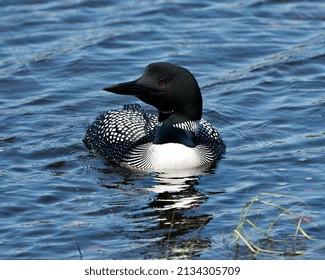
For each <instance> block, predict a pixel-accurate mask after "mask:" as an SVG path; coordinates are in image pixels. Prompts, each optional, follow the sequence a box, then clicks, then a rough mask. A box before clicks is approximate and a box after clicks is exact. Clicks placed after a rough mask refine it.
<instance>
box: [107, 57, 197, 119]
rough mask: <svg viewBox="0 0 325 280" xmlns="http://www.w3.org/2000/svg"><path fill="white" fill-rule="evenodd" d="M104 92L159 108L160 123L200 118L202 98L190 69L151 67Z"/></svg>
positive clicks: (153, 65)
mask: <svg viewBox="0 0 325 280" xmlns="http://www.w3.org/2000/svg"><path fill="white" fill-rule="evenodd" d="M104 90H106V91H109V92H113V93H117V94H124V95H134V96H136V97H138V98H139V99H140V100H142V101H143V102H145V103H148V104H150V105H152V106H154V107H156V108H157V109H158V111H159V121H160V122H166V123H179V122H184V121H197V120H200V119H201V115H202V96H201V91H200V88H199V86H198V83H197V81H196V80H195V78H194V76H193V75H192V74H191V73H190V72H189V71H188V70H187V69H185V68H182V67H179V66H176V65H173V64H170V63H166V62H156V63H152V64H149V65H148V66H147V67H146V69H145V71H144V74H143V75H142V76H141V77H140V78H139V79H137V80H135V81H131V82H126V83H121V84H116V85H113V86H109V87H106V88H104Z"/></svg>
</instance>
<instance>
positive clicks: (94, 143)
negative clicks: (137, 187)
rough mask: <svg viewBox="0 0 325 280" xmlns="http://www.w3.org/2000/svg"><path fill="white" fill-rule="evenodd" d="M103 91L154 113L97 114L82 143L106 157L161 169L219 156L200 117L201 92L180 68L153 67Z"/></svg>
mask: <svg viewBox="0 0 325 280" xmlns="http://www.w3.org/2000/svg"><path fill="white" fill-rule="evenodd" d="M105 90H106V91H110V92H114V93H117V94H124V95H135V96H136V97H138V98H139V99H140V100H142V101H144V102H146V103H148V104H150V105H152V106H154V107H156V108H157V109H158V113H159V115H158V117H157V116H154V115H151V114H149V113H147V112H145V111H144V110H143V109H142V108H141V107H140V106H139V105H127V106H125V107H124V109H122V110H119V111H110V112H105V113H103V114H102V115H100V116H99V117H98V118H97V119H96V121H95V122H94V123H93V124H92V125H91V126H90V127H89V128H88V130H87V133H86V136H85V138H84V140H83V141H84V143H85V145H86V146H87V147H88V148H89V149H92V150H94V151H96V152H98V153H99V154H101V155H103V156H104V157H106V158H107V159H109V160H111V161H113V162H116V163H119V164H121V165H126V166H129V167H132V168H135V169H140V170H145V171H164V170H171V169H174V170H175V169H186V168H196V167H199V166H203V165H210V164H212V163H213V162H215V161H216V160H217V159H219V158H220V157H221V156H222V154H223V153H224V151H225V145H224V143H223V141H222V139H221V137H220V135H219V133H218V132H217V130H216V129H215V128H214V127H213V126H212V125H211V124H210V123H208V122H207V121H205V120H204V119H201V116H202V96H201V91H200V88H199V86H198V84H197V81H196V80H195V78H194V76H193V75H192V74H191V73H190V72H189V71H188V70H186V69H185V68H182V67H178V66H175V65H173V64H170V63H163V62H158V63H152V64H150V65H148V66H147V67H146V69H145V72H144V74H143V75H142V76H141V77H140V78H139V79H137V80H135V81H132V82H127V83H122V84H117V85H114V86H111V87H107V88H105Z"/></svg>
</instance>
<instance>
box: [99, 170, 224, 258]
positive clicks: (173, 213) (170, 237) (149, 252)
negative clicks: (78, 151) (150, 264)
mask: <svg viewBox="0 0 325 280" xmlns="http://www.w3.org/2000/svg"><path fill="white" fill-rule="evenodd" d="M107 168H108V169H104V170H103V171H104V172H105V173H108V174H113V176H116V175H118V176H120V180H118V181H116V180H113V182H114V181H115V183H113V184H112V177H110V176H102V177H101V179H100V185H101V186H102V187H107V188H108V191H109V189H112V188H117V189H119V192H120V191H122V192H124V191H125V192H126V193H127V197H129V199H130V201H129V200H128V199H127V200H125V199H124V198H122V201H121V203H122V204H123V205H125V207H127V208H130V209H128V210H127V211H128V213H127V214H126V215H125V217H126V219H127V220H128V222H127V223H128V231H127V232H128V233H127V234H128V237H130V238H132V240H134V241H135V243H136V240H138V243H136V244H139V246H134V247H133V248H132V247H130V249H129V253H130V254H131V255H132V254H136V255H139V256H146V257H147V258H154V259H157V258H158V259H160V258H163V259H174V258H175V259H180V258H183V259H191V258H193V257H198V256H200V254H201V253H202V252H203V251H205V250H207V249H208V248H209V247H211V246H212V241H211V239H210V238H209V237H207V236H205V235H202V234H201V231H202V230H203V229H204V228H205V226H206V225H207V224H209V223H210V222H211V221H212V220H213V212H214V210H213V209H212V212H211V207H209V208H208V209H205V207H204V204H205V202H206V201H207V199H208V195H207V193H205V191H201V190H200V189H199V188H198V185H199V180H200V178H202V177H204V176H205V175H208V174H210V173H211V172H214V168H213V169H210V168H206V169H204V170H203V169H201V170H196V172H194V171H193V170H192V171H191V172H189V171H188V170H178V171H170V172H164V173H160V174H159V173H153V174H150V175H148V174H147V173H143V172H138V171H133V170H131V171H130V170H129V169H127V168H115V167H112V166H111V164H107ZM105 181H106V182H107V186H105ZM124 187H126V189H125V190H123V189H124ZM202 189H204V187H203V188H202ZM219 193H220V194H222V193H224V192H223V191H220V192H219V191H217V192H216V191H213V194H214V195H218V194H219ZM131 194H132V195H131ZM208 194H209V195H210V192H209V193H208ZM130 195H131V197H130ZM134 196H136V197H142V196H144V199H142V198H140V199H134ZM122 197H124V195H123V194H122ZM148 200H149V201H148ZM143 202H144V203H143ZM117 204H118V205H120V203H119V202H118V201H117ZM132 205H135V207H134V206H132ZM119 207H120V206H119ZM216 207H217V206H216ZM123 208H124V207H123ZM109 213H110V215H111V212H109ZM129 227H131V229H130V228H129ZM141 240H147V241H148V244H147V245H146V246H143V244H142V243H141ZM162 252H163V253H162Z"/></svg>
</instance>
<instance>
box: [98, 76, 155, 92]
mask: <svg viewBox="0 0 325 280" xmlns="http://www.w3.org/2000/svg"><path fill="white" fill-rule="evenodd" d="M138 81H139V79H138V80H135V81H131V82H126V83H120V84H116V85H112V86H108V87H106V88H104V89H103V90H105V91H109V92H113V93H117V94H122V95H135V96H137V95H140V96H141V95H144V94H148V93H153V92H154V91H155V90H154V89H151V88H148V87H146V86H144V85H141V84H139V83H138Z"/></svg>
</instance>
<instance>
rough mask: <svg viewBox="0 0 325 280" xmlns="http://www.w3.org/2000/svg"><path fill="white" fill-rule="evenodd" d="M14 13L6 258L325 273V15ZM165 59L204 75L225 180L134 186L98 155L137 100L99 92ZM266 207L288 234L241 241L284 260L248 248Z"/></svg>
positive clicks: (0, 166) (140, 180) (3, 129)
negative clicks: (200, 263) (86, 141)
mask: <svg viewBox="0 0 325 280" xmlns="http://www.w3.org/2000/svg"><path fill="white" fill-rule="evenodd" d="M24 3H25V4H24ZM0 15H1V16H0V36H1V48H0V57H1V60H0V84H1V91H0V94H1V99H0V110H1V114H0V120H1V121H0V192H1V194H0V203H1V208H0V217H1V228H0V248H1V253H0V258H1V259H80V258H83V259H151V258H155V259H156V258H168V259H173V258H186V259H254V258H257V259H324V257H325V240H324V236H325V234H324V228H325V223H324V214H325V211H324V195H325V190H324V183H325V175H324V171H325V170H324V162H325V156H324V155H325V153H324V152H325V149H324V146H325V145H324V144H325V128H324V123H325V122H324V113H325V104H324V103H325V98H324V96H325V95H324V88H325V74H324V73H325V32H324V30H325V4H324V1H275V0H274V1H266V0H265V1H238V0H237V1H235V0H234V1H194V0H191V1H162V0H158V1H86V0H70V1H14V0H10V1H2V5H1V9H0ZM154 61H168V62H172V63H175V64H178V65H181V66H183V67H186V68H188V69H189V70H190V71H191V72H192V73H193V74H194V75H195V76H196V78H197V80H198V82H199V84H200V86H201V88H202V92H203V99H204V112H203V115H204V118H206V119H207V120H208V121H210V122H211V123H212V124H213V125H214V126H215V127H217V128H218V130H219V132H220V133H221V135H222V137H223V139H224V141H225V143H226V144H227V152H226V154H225V156H224V158H223V159H222V160H221V161H220V162H218V164H217V165H216V166H215V167H214V168H212V169H210V170H205V171H202V170H201V171H200V170H198V171H197V172H192V173H178V174H146V173H136V172H131V171H129V170H125V169H122V168H119V167H116V166H111V165H109V164H108V163H105V161H104V159H103V158H101V157H100V156H98V155H96V154H93V153H91V152H89V151H88V150H87V149H86V148H85V147H84V145H83V143H82V138H83V136H84V133H85V131H86V128H87V126H88V125H89V124H90V123H91V122H92V121H93V120H94V119H95V117H96V116H97V115H98V114H99V113H100V112H102V111H105V110H111V109H117V108H120V107H122V105H123V104H126V103H132V102H137V100H136V99H135V98H133V97H130V96H116V95H114V94H109V93H105V92H104V91H102V90H101V89H102V88H103V87H105V86H107V85H110V84H113V83H118V82H123V81H128V80H131V79H133V78H136V77H138V76H139V75H140V74H141V73H142V71H143V69H144V67H145V66H146V65H147V64H148V63H150V62H154ZM145 108H147V109H149V110H151V111H154V110H153V109H152V108H150V106H148V105H145ZM263 193H267V194H263ZM254 197H256V198H258V199H259V200H258V201H257V200H256V203H255V204H254V205H252V207H251V208H250V209H249V210H250V211H249V213H248V216H247V217H249V219H250V221H252V222H254V223H256V224H257V225H258V227H260V229H261V230H262V231H263V232H265V231H266V230H267V228H268V227H269V226H270V224H272V222H273V221H275V222H274V224H273V227H271V229H272V230H271V232H270V236H269V237H270V238H267V236H265V235H264V234H259V233H258V232H256V231H254V230H253V227H252V226H250V225H249V224H248V223H246V224H245V228H244V230H245V231H242V234H243V237H245V238H248V239H249V242H252V243H253V244H255V245H257V246H259V247H260V248H262V249H265V250H272V251H277V252H278V253H274V252H273V253H270V252H261V253H259V254H254V253H252V252H251V251H250V250H249V249H248V247H247V246H246V245H245V244H244V242H243V241H242V240H238V243H236V242H235V238H234V235H233V234H232V233H233V230H234V229H235V228H236V227H237V225H238V223H239V221H240V217H243V214H244V213H242V209H243V207H244V206H245V203H246V202H248V201H250V200H252V199H253V198H254ZM264 202H265V203H266V204H265V203H264ZM268 204H271V205H277V206H279V207H282V208H283V209H287V210H290V211H291V212H294V213H296V214H297V216H295V215H293V214H292V213H291V212H287V213H286V214H287V215H282V216H279V215H280V213H281V211H280V210H279V208H274V207H273V206H270V205H268ZM278 216H279V219H277V217H278ZM299 223H300V225H301V226H302V227H303V229H304V231H305V232H306V234H307V235H308V236H310V237H312V238H313V239H308V238H306V237H303V235H302V234H301V232H299V231H298V232H297V224H299ZM297 234H298V235H297ZM279 241H281V242H279ZM78 248H79V249H78Z"/></svg>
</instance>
